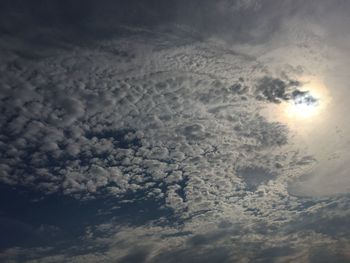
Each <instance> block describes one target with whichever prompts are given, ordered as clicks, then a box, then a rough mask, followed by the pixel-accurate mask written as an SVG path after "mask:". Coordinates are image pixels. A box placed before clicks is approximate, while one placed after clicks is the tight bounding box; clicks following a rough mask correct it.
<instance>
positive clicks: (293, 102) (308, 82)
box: [263, 76, 331, 132]
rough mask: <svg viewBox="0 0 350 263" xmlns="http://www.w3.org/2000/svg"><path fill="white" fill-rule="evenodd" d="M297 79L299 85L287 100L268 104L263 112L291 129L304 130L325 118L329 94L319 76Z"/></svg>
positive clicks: (329, 99) (313, 126)
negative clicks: (276, 103)
mask: <svg viewBox="0 0 350 263" xmlns="http://www.w3.org/2000/svg"><path fill="white" fill-rule="evenodd" d="M298 81H299V82H300V83H301V85H300V87H298V89H296V90H295V91H294V92H292V93H291V95H290V98H289V100H286V101H283V102H281V103H280V104H278V105H272V104H270V105H268V106H267V107H266V110H265V111H264V112H263V114H264V115H266V116H267V117H268V118H269V119H271V120H274V121H278V122H281V123H284V124H286V125H288V127H289V128H291V129H292V130H298V132H304V131H309V130H312V129H315V128H317V127H319V124H321V123H323V122H324V121H325V120H326V119H327V116H328V113H327V109H329V106H330V105H329V104H330V102H331V96H330V93H329V89H328V88H327V87H326V85H325V84H324V82H323V81H322V80H321V78H316V77H310V76H305V77H301V78H300V79H298Z"/></svg>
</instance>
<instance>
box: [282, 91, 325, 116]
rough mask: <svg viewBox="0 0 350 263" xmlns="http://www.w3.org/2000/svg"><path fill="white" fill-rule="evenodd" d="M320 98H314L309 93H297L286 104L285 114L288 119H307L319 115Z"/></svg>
mask: <svg viewBox="0 0 350 263" xmlns="http://www.w3.org/2000/svg"><path fill="white" fill-rule="evenodd" d="M321 103H322V100H321V98H318V97H315V96H314V95H313V94H312V93H310V92H309V91H305V92H298V94H296V95H295V96H293V97H292V99H291V101H289V102H288V104H287V106H286V109H285V114H286V115H287V117H288V118H301V119H308V118H312V117H314V116H316V115H317V114H318V113H320V106H322V104H321Z"/></svg>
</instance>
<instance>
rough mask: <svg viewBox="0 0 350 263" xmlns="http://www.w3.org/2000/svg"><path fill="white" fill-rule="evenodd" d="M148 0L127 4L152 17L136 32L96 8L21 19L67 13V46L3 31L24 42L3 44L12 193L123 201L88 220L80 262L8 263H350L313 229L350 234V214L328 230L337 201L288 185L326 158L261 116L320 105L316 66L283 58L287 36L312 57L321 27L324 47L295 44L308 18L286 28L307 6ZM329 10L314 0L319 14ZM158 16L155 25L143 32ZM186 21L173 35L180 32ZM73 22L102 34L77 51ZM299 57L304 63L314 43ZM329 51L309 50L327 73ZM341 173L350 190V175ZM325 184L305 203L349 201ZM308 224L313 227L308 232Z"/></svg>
mask: <svg viewBox="0 0 350 263" xmlns="http://www.w3.org/2000/svg"><path fill="white" fill-rule="evenodd" d="M136 2H137V1H135V2H134V1H132V3H131V4H130V5H127V6H125V8H126V9H127V10H129V11H130V10H134V7H135V8H136V9H135V13H134V14H133V15H131V16H130V17H127V19H126V20H124V18H125V17H126V16H122V15H121V16H120V17H119V16H118V15H117V14H120V12H122V10H123V9H122V8H121V9H119V10H117V11H118V12H117V13H114V11H115V8H114V7H115V5H114V4H111V3H109V4H106V5H104V4H101V5H99V6H98V8H97V10H96V11H95V10H92V9H94V8H93V7H95V6H96V4H93V3H92V2H90V1H88V3H86V6H85V7H84V10H83V11H82V12H80V11H79V7H80V6H79V5H77V6H76V7H74V8H73V9H72V10H71V11H70V12H71V13H68V14H67V16H65V15H64V16H62V14H61V12H62V11H64V10H66V8H67V7H69V6H70V4H68V3H66V2H64V3H63V4H62V6H59V7H58V10H57V11H55V10H52V9H51V8H52V7H50V8H49V12H47V13H45V14H41V11H40V9H39V10H38V11H35V12H34V11H28V12H29V13H27V11H25V10H22V11H21V12H24V13H25V14H26V16H25V17H33V13H32V12H34V13H35V14H37V13H36V12H39V14H38V15H35V16H36V17H37V18H38V19H39V21H32V22H31V23H32V25H33V24H35V25H37V24H38V25H42V21H41V19H42V18H44V15H45V16H48V15H50V14H54V16H53V17H56V18H57V21H58V22H57V21H56V22H55V21H53V20H55V19H53V20H51V19H50V23H53V24H54V26H53V27H51V29H52V28H54V29H55V30H57V31H55V30H53V32H57V33H58V34H57V39H56V37H55V38H52V33H48V34H44V36H45V37H43V39H38V40H37V41H34V40H33V37H31V36H28V35H26V34H25V33H23V32H24V31H25V25H19V27H23V32H22V33H21V34H20V35H16V34H14V33H13V30H14V28H12V25H10V26H9V25H7V26H6V25H5V27H8V26H9V28H7V29H6V28H5V29H4V27H2V30H5V31H6V30H7V31H10V33H8V35H7V38H6V39H5V40H3V41H1V42H0V44H1V46H4V47H5V49H4V51H2V52H1V58H3V60H2V61H4V63H3V65H2V66H0V73H1V74H0V76H1V82H2V84H3V85H2V86H3V88H2V89H1V91H0V99H1V104H0V110H1V112H2V114H1V116H0V127H1V130H0V152H1V159H0V163H1V164H0V168H1V169H0V181H1V182H2V183H3V184H6V185H12V186H15V187H22V186H23V187H25V188H26V189H30V190H33V191H40V193H42V194H43V195H44V198H45V197H47V196H50V195H51V196H59V197H62V196H69V197H73V198H75V199H76V200H84V202H85V203H89V201H92V199H95V200H109V201H110V202H112V203H113V206H108V205H107V208H105V207H101V208H100V210H99V211H98V214H99V216H101V215H105V216H106V215H108V216H106V217H105V218H104V220H102V219H100V218H99V220H102V221H104V222H103V223H101V224H99V223H97V222H96V221H94V220H91V221H89V220H90V219H89V218H85V219H84V220H86V221H84V222H87V224H88V226H87V227H86V229H85V230H86V231H85V233H84V234H81V233H80V236H79V237H78V238H81V240H79V242H78V241H76V243H77V244H78V245H74V244H73V245H72V244H68V245H69V250H67V251H66V250H65V249H66V247H65V248H59V247H54V248H50V247H46V248H43V247H36V248H33V249H32V250H30V249H25V248H24V247H22V248H19V247H17V248H16V247H13V248H9V249H7V250H6V251H5V252H3V253H2V254H1V256H0V257H2V258H3V259H4V260H8V262H11V260H12V261H16V260H17V261H18V260H20V261H21V260H22V261H27V262H55V261H56V262H57V261H63V262H64V261H66V262H67V261H69V262H96V261H99V262H113V261H116V262H132V261H140V262H174V261H175V260H176V261H184V262H186V260H188V261H189V262H215V261H220V262H225V261H227V262H230V261H237V262H239V260H241V261H242V262H244V261H248V262H249V261H254V260H257V258H260V259H263V260H267V261H269V260H276V261H278V260H280V261H294V262H303V261H304V262H307V261H308V260H309V261H310V260H311V261H312V260H316V259H315V253H317V251H318V250H317V249H315V248H317V247H320V246H321V247H322V246H324V247H326V246H328V247H330V250H329V251H327V252H326V254H327V256H328V255H330V257H333V255H334V256H335V257H337V256H339V255H340V254H341V255H343V254H342V253H343V250H341V247H342V246H343V245H344V243H346V242H347V241H348V235H347V234H348V233H347V232H344V229H343V228H331V227H330V228H329V231H324V230H323V229H320V228H317V227H316V228H315V227H314V228H311V230H310V224H313V223H314V222H318V223H319V224H320V225H321V226H325V225H327V224H330V225H332V226H333V225H334V224H335V223H336V222H341V224H342V225H343V224H344V222H345V220H347V219H348V217H347V216H344V217H339V218H331V219H329V218H325V219H322V220H320V221H317V220H315V219H314V217H313V216H319V217H321V218H323V217H322V216H324V215H325V214H327V212H326V210H325V209H323V208H324V207H327V206H328V205H329V203H327V202H323V201H320V202H318V203H317V204H315V205H311V206H309V204H308V203H307V202H305V200H304V199H302V198H299V197H296V196H294V195H291V194H290V193H292V194H293V193H294V192H293V191H291V188H288V184H289V183H290V182H291V181H292V180H294V179H295V178H297V177H299V176H300V175H302V174H304V173H305V171H306V170H307V169H309V168H310V167H311V166H312V165H313V164H314V163H315V161H314V157H313V156H310V154H308V153H305V154H304V152H303V151H302V150H300V149H297V148H298V146H299V145H292V143H293V141H291V137H290V133H289V132H290V130H289V129H288V127H287V126H286V125H284V124H282V123H279V122H273V121H270V120H269V119H268V118H267V117H264V116H262V112H261V109H262V108H263V107H265V106H266V105H268V104H269V103H271V104H278V103H280V102H283V101H288V100H290V99H296V98H299V99H303V100H304V99H306V101H307V102H310V101H311V102H313V100H312V98H310V97H304V96H305V93H303V92H302V91H300V90H299V89H298V88H299V87H300V85H301V83H299V82H298V81H295V80H294V79H295V78H296V76H298V74H300V73H301V72H304V70H305V67H306V68H307V65H309V64H307V65H305V64H303V61H302V60H300V61H298V60H297V61H292V62H290V61H289V60H288V61H287V62H286V61H283V59H282V58H284V57H283V56H280V57H279V56H278V57H279V58H280V59H281V60H282V62H281V61H279V60H278V61H277V62H276V60H277V59H276V53H273V52H272V53H269V52H268V51H269V50H270V49H274V48H275V47H281V46H283V45H284V43H285V42H284V41H285V39H284V37H286V36H287V38H291V39H293V41H294V40H295V39H297V40H295V41H296V43H299V44H300V41H301V40H302V41H301V42H302V43H304V44H305V43H306V44H305V45H308V44H310V43H313V42H312V41H315V39H317V37H319V36H320V35H322V32H318V31H317V30H316V29H315V28H313V27H311V28H312V29H314V30H316V31H317V32H318V33H317V32H316V33H317V34H316V33H315V32H314V33H315V35H311V37H310V36H309V34H306V33H305V32H304V31H302V32H301V33H300V31H297V32H296V33H295V32H294V31H293V28H292V27H293V25H299V24H298V23H299V22H298V23H296V24H293V23H291V24H288V23H287V22H286V21H294V22H295V20H293V19H296V18H295V17H298V15H300V16H304V13H300V12H299V11H298V8H300V6H304V5H302V4H301V1H294V2H291V1H281V2H279V3H276V1H267V2H266V3H265V4H262V2H261V1H223V0H220V1H212V2H210V1H192V2H191V3H188V4H186V5H182V3H180V4H179V3H172V4H170V6H171V7H174V8H173V10H177V11H174V12H176V14H173V11H172V10H171V11H169V9H167V11H165V12H162V11H164V8H165V6H164V4H162V5H161V6H158V2H157V1H155V2H152V3H151V4H149V5H147V6H146V5H144V4H141V3H136ZM180 2H181V1H180ZM317 3H319V2H314V1H312V2H310V3H307V4H305V5H306V7H307V8H305V10H306V11H303V12H305V14H308V12H309V11H308V10H310V8H311V7H315V5H316V6H317ZM179 5H180V7H179ZM24 6H26V4H24ZM327 6H328V5H327ZM123 7H124V5H123ZM175 7H179V9H177V8H175ZM8 8H10V7H8ZM106 8H107V9H110V11H108V12H107V11H106ZM10 9H11V8H10ZM275 10H278V13H276V11H275ZM144 11H147V12H145V14H144ZM297 11H298V12H297ZM90 12H91V13H90ZM106 12H107V13H106ZM109 12H110V13H109ZM168 12H170V14H171V15H169V13H168ZM75 13H77V14H80V15H81V16H76V15H75ZM100 13H102V14H106V16H105V18H104V17H101V16H99V15H98V14H100ZM316 13H317V14H319V13H320V14H323V13H324V10H319V9H317V12H316ZM109 14H113V17H112V16H111V15H109ZM140 14H143V16H141V15H140ZM168 15H169V19H168V18H167V16H168ZM10 16H12V14H11V15H10ZM114 17H117V18H114ZM150 17H152V19H151V20H150V21H151V24H152V26H149V25H147V27H143V28H140V27H138V26H137V25H138V24H141V25H143V21H145V20H148V19H149V18H150ZM88 18H89V19H90V18H94V19H92V21H90V22H89V21H88V20H89V19H88ZM12 19H16V18H15V17H13V18H12ZM27 19H28V21H29V20H30V19H29V18H27ZM61 19H62V20H64V21H61ZM105 19H106V20H105ZM109 19H110V20H109ZM114 19H117V22H118V23H115V24H116V25H117V26H116V27H117V30H116V29H115V28H116V27H113V28H109V29H110V30H111V31H112V33H109V34H107V31H104V30H102V29H103V27H105V28H108V27H109V26H110V25H111V24H113V23H114V22H116V20H114ZM119 19H120V20H119ZM107 20H108V21H107ZM281 21H282V22H281ZM174 22H176V23H178V24H177V25H172V26H171V27H170V29H171V30H170V29H169V27H168V26H169V25H168V24H167V23H174ZM280 22H281V23H280ZM70 23H73V24H74V28H75V27H78V28H80V29H81V28H84V27H85V26H86V27H88V29H86V28H85V29H86V30H87V31H86V32H91V31H90V30H92V31H93V32H94V34H92V36H93V37H92V38H95V39H94V41H91V39H88V38H83V37H81V36H80V35H79V36H76V37H73V38H72V40H67V39H66V38H67V36H71V35H72V34H73V35H74V32H75V31H74V29H72V31H73V33H72V32H71V33H70V34H68V35H67V32H68V31H67V28H66V27H67V26H68V25H69V24H70ZM89 23H91V24H90V26H91V27H89V26H88V25H89ZM286 24H288V26H287V25H286ZM16 25H17V24H15V26H16ZM57 25H59V26H57ZM126 25H128V26H126ZM308 26H310V25H309V24H308ZM280 27H282V29H285V27H286V28H287V29H288V30H289V31H288V30H287V31H286V32H287V33H286V34H281V35H278V34H275V33H276V32H279V33H281V32H282V31H283V30H282V31H281V30H280ZM29 28H32V27H31V26H29ZM105 28H104V29H105ZM155 28H157V29H155ZM97 29H101V31H99V30H97ZM218 29H220V30H218ZM115 30H116V31H115ZM82 31H84V30H82ZM97 31H98V32H97ZM217 31H218V32H217ZM306 31H307V30H306ZM11 32H12V33H11ZM37 32H45V28H44V27H42V26H40V27H39V29H38V31H37ZM84 32H85V31H84ZM193 32H195V33H196V34H193ZM291 32H292V33H293V32H294V33H295V34H294V33H293V34H292V33H291ZM98 33H99V34H100V35H99V34H98ZM299 33H300V34H299ZM304 33H305V35H306V36H307V37H306V40H305V39H304V38H303V37H304V36H305V35H304ZM307 33H308V31H307ZM55 34H56V33H55ZM277 35H278V36H277ZM300 35H302V37H300ZM63 36H65V37H63ZM99 36H101V38H100V37H99ZM224 36H225V37H224ZM46 37H47V38H48V39H49V40H50V41H51V42H50V43H52V45H49V44H47V45H48V46H49V47H50V48H46V49H45V50H42V51H38V54H36V53H33V52H32V51H31V50H30V48H28V47H34V48H35V49H36V50H39V49H40V47H41V45H43V43H45V41H47V39H46ZM294 37H295V38H294ZM68 38H69V37H68ZM218 38H219V39H218ZM19 39H20V40H19ZM222 39H224V40H226V42H225V41H222ZM266 39H268V41H267V40H266ZM300 39H301V40H300ZM56 40H57V41H56ZM85 40H86V42H85ZM88 40H89V41H88ZM304 40H305V42H304ZM75 41H78V42H75ZM266 41H267V42H266ZM279 41H281V42H279ZM298 41H299V42H298ZM81 42H84V43H81ZM28 43H30V45H29V44H28ZM237 43H239V44H247V43H249V44H251V45H250V46H248V47H247V46H245V47H242V46H237V45H236V44H237ZM261 43H265V44H266V46H264V45H263V47H262V46H259V45H258V44H261ZM293 43H294V42H293ZM270 44H271V46H270ZM293 45H294V44H293ZM24 46H25V48H23V47H24ZM45 46H46V44H45ZM317 47H318V46H317ZM236 48H237V49H236ZM294 48H295V49H291V53H292V52H294V51H295V50H296V49H298V48H300V46H298V45H295V46H294ZM246 50H250V51H251V52H249V55H247V54H245V53H244V51H246ZM303 50H304V49H303ZM316 50H317V49H316ZM262 51H264V52H265V51H267V53H264V52H262ZM321 51H322V50H321ZM321 51H317V52H316V51H315V53H312V54H309V49H306V51H305V53H302V55H304V54H306V55H305V57H304V59H305V60H308V61H312V63H316V62H314V60H313V59H312V58H314V57H320V56H319V53H321ZM274 52H281V54H282V55H286V53H288V52H285V49H283V50H282V51H281V50H280V49H278V48H276V49H274ZM287 55H288V56H291V55H290V54H289V53H288V54H287ZM33 57H34V58H35V59H36V60H33ZM271 58H275V59H276V60H273V59H272V62H271V61H269V60H271ZM319 59H321V58H319ZM274 63H276V64H274ZM310 63H311V62H310ZM300 64H302V66H300ZM276 65H277V66H276ZM290 75H291V76H290ZM300 96H302V98H300ZM344 163H345V162H344ZM344 163H342V164H344ZM331 172H332V171H331ZM337 174H338V176H339V177H341V178H345V177H344V174H345V172H344V173H337ZM340 181H341V180H340ZM327 182H328V181H327ZM341 182H344V181H341ZM316 185H317V184H316ZM344 185H345V184H344ZM313 186H315V184H311V186H310V185H308V184H303V185H302V186H301V187H303V188H304V189H303V190H304V191H301V192H306V193H307V194H309V195H310V194H311V196H315V195H317V194H320V193H319V192H322V194H324V193H327V191H328V192H329V193H334V191H336V193H339V192H342V193H345V192H346V187H345V186H344V188H341V191H340V190H335V189H339V188H338V186H339V185H338V184H335V185H333V186H332V187H331V189H329V188H328V187H325V184H324V183H320V186H319V188H318V189H317V190H314V188H313ZM297 190H298V191H299V192H300V188H299V189H297ZM326 190H327V191H326ZM298 191H297V192H298ZM313 191H314V192H313ZM315 193H316V194H315ZM301 196H305V193H304V194H301ZM329 200H330V202H331V201H334V202H337V203H338V204H340V203H341V204H343V203H346V201H347V199H346V197H344V200H341V201H339V200H335V199H332V198H331V199H329ZM148 201H151V202H154V203H152V205H153V206H155V207H156V208H155V209H153V206H152V207H148V205H149V203H148ZM133 205H134V206H133ZM123 209H124V210H123ZM322 209H323V210H322ZM125 211H126V212H125ZM169 211H171V212H169ZM336 211H338V209H336ZM119 212H120V213H123V212H125V214H126V215H125V216H124V217H123V215H119V214H118V213H119ZM313 213H314V214H313ZM125 217H127V220H126V219H125ZM140 218H141V219H140ZM300 219H303V220H305V222H306V223H305V224H304V222H303V224H301V225H298V224H297V223H296V222H298V220H300ZM125 221H128V223H125ZM46 228H50V227H46ZM277 230H278V231H277ZM44 233H46V232H45V231H44ZM339 236H342V237H343V240H338V239H337V237H339ZM68 245H67V246H68ZM63 247H64V245H63ZM339 251H340V252H339ZM325 257H326V256H325ZM339 258H341V259H342V256H339Z"/></svg>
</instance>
